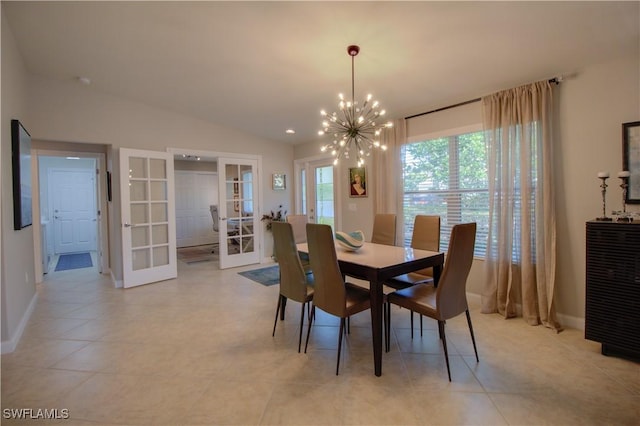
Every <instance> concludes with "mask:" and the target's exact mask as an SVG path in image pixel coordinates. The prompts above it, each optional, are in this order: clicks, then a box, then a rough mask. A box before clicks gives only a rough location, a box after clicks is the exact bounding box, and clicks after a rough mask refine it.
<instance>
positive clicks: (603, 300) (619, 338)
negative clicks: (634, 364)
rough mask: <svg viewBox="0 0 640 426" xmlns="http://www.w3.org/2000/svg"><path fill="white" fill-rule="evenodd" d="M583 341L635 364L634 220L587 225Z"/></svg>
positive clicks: (637, 253)
mask: <svg viewBox="0 0 640 426" xmlns="http://www.w3.org/2000/svg"><path fill="white" fill-rule="evenodd" d="M586 263H587V271H586V286H587V288H586V308H585V338H586V339H589V340H594V341H596V342H600V343H602V353H603V354H604V355H621V356H625V357H629V358H633V359H635V360H640V222H631V223H618V222H600V221H590V222H587V262H586Z"/></svg>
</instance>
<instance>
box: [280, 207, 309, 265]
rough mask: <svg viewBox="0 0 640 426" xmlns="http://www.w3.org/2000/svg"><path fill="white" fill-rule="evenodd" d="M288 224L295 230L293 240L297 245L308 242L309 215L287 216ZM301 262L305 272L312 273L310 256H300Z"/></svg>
mask: <svg viewBox="0 0 640 426" xmlns="http://www.w3.org/2000/svg"><path fill="white" fill-rule="evenodd" d="M287 222H289V223H290V224H291V228H292V229H293V238H294V239H295V241H296V244H300V243H306V242H307V228H306V226H307V215H306V214H289V215H287ZM276 252H277V251H276ZM300 261H301V262H302V266H303V267H304V270H305V272H307V273H310V272H311V265H310V264H309V256H308V255H306V254H302V253H301V254H300Z"/></svg>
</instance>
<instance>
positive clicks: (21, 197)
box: [11, 120, 33, 231]
mask: <svg viewBox="0 0 640 426" xmlns="http://www.w3.org/2000/svg"><path fill="white" fill-rule="evenodd" d="M11 162H12V169H13V229H15V230H16V231H17V230H20V229H22V228H26V227H27V226H29V225H31V224H32V223H33V214H32V210H31V188H32V185H31V135H29V132H27V130H26V129H25V128H24V126H23V125H22V123H20V121H18V120H11Z"/></svg>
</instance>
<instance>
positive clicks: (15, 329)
mask: <svg viewBox="0 0 640 426" xmlns="http://www.w3.org/2000/svg"><path fill="white" fill-rule="evenodd" d="M1 19H2V24H1V27H2V52H1V54H2V58H1V62H2V80H1V83H0V84H1V85H2V88H1V89H2V115H1V117H2V120H1V121H0V138H1V139H2V157H1V158H2V160H1V162H2V164H1V170H0V171H1V178H0V179H1V181H0V187H1V191H2V211H1V214H2V227H1V228H0V233H1V234H0V235H1V239H2V244H1V248H0V250H1V253H0V256H1V257H2V262H1V266H0V277H1V279H2V281H1V295H0V299H1V301H2V302H1V303H2V314H1V318H0V322H1V324H2V333H1V334H2V352H10V351H12V350H13V349H14V348H15V345H16V344H17V341H18V340H19V338H20V335H21V334H22V329H23V327H24V325H25V323H26V321H27V319H28V317H29V310H30V309H31V307H32V306H33V304H34V303H35V297H36V286H35V266H34V265H35V264H34V250H33V226H29V227H27V228H24V229H22V230H20V231H14V230H13V188H12V177H11V124H10V123H11V120H12V119H18V120H20V121H21V122H22V124H23V125H24V127H25V128H26V129H27V131H30V130H31V125H32V121H31V120H30V117H29V115H28V113H27V112H28V108H27V79H26V77H25V68H24V64H23V62H22V58H21V56H20V54H19V52H18V51H17V47H16V44H15V40H14V38H13V34H12V33H11V30H10V28H9V25H8V23H7V21H6V17H5V15H4V14H2V17H1ZM9 266H10V267H9Z"/></svg>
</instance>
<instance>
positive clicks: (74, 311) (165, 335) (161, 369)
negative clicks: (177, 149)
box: [1, 262, 640, 425]
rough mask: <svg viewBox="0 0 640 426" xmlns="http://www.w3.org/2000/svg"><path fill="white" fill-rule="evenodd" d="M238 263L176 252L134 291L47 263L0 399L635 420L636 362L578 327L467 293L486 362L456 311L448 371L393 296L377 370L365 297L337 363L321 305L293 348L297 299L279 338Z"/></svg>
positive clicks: (152, 415)
mask: <svg viewBox="0 0 640 426" xmlns="http://www.w3.org/2000/svg"><path fill="white" fill-rule="evenodd" d="M243 269H250V268H243ZM237 272H238V269H234V270H227V271H220V270H217V269H216V267H215V265H214V264H213V263H212V262H203V263H196V264H192V265H187V264H185V263H182V262H179V278H178V279H176V280H171V281H166V282H161V283H156V284H152V285H147V286H143V287H138V288H134V289H128V290H122V289H115V288H113V286H112V285H111V284H110V282H109V279H108V278H107V277H103V276H99V275H98V274H97V273H96V271H95V268H88V269H82V270H76V271H65V272H56V273H50V274H48V275H47V277H46V280H45V282H44V283H43V284H42V285H39V287H38V302H37V305H36V307H35V311H34V312H33V315H32V317H31V319H30V321H29V323H28V326H27V328H26V330H25V333H24V335H23V338H22V340H21V342H20V343H19V345H18V347H17V349H16V351H15V352H14V353H11V354H6V355H3V356H2V361H1V362H2V364H1V373H2V408H3V409H6V408H33V409H38V408H47V409H51V408H58V409H63V408H64V409H68V410H69V411H68V412H69V415H70V419H68V420H65V421H58V422H50V423H52V424H55V423H61V424H69V425H84V424H88V425H92V424H149V425H159V424H175V425H191V424H193V425H196V424H242V425H254V424H292V425H303V424H317V425H339V424H361V425H376V424H384V425H401V424H416V425H455V424H479V425H506V424H509V425H638V424H640V412H639V410H640V408H639V407H640V364H638V363H634V362H631V361H627V360H624V359H620V358H613V357H604V356H602V355H601V354H600V352H599V350H600V347H599V345H598V344H597V343H594V342H590V341H587V340H585V339H584V338H583V333H582V332H581V331H579V330H573V329H567V330H565V331H563V332H562V333H560V334H555V333H553V332H552V331H550V330H548V329H545V328H543V327H531V326H528V325H526V324H525V323H524V322H523V321H522V320H521V319H514V320H509V321H506V320H504V319H502V318H501V317H499V316H497V315H483V314H481V313H480V312H479V309H478V307H477V306H473V307H472V312H471V315H472V319H473V321H474V328H475V331H476V338H477V342H478V350H479V354H480V362H479V363H476V361H475V358H474V357H473V348H472V346H471V343H470V339H469V335H468V331H467V327H466V321H465V319H464V316H462V317H460V318H457V319H454V320H451V321H449V322H448V325H447V330H448V337H449V350H450V357H451V368H452V379H453V381H452V382H451V383H449V381H448V380H447V373H446V367H445V363H444V358H443V354H442V349H441V346H440V344H439V341H438V337H437V327H436V325H435V323H433V322H432V321H429V320H425V331H424V336H423V337H422V338H420V337H419V333H417V335H416V337H415V338H414V339H413V340H412V339H411V338H410V329H409V328H408V327H409V319H408V313H407V311H400V310H394V311H393V317H392V324H393V331H392V349H391V352H389V353H386V354H384V357H383V375H382V376H381V377H375V376H374V374H373V356H372V349H371V343H370V338H371V332H370V316H369V313H368V312H365V313H362V314H359V315H357V316H356V317H354V318H353V319H352V324H351V334H350V335H349V336H348V338H347V341H346V346H343V358H342V361H341V368H340V375H339V376H336V375H335V374H334V369H335V357H336V347H337V325H338V323H337V321H336V320H335V319H333V318H331V317H329V316H326V315H321V314H319V315H318V319H317V325H316V326H314V329H313V332H312V336H311V342H310V350H309V352H308V353H307V354H304V353H300V354H299V353H298V352H297V332H298V329H297V324H298V319H299V317H298V315H299V305H298V304H296V303H290V304H289V306H288V308H289V309H288V310H287V316H286V319H285V321H284V322H279V323H278V328H277V331H276V335H275V337H272V336H271V329H272V326H273V318H274V313H275V305H276V300H277V294H278V287H277V286H272V287H264V286H262V285H260V284H257V283H254V282H252V281H249V280H247V279H246V278H243V277H242V276H240V275H238V274H237ZM416 326H417V321H416ZM3 414H4V412H3ZM1 420H2V424H27V423H28V422H24V421H17V420H7V419H5V418H3V419H1ZM32 423H36V424H42V423H43V422H42V421H39V422H32Z"/></svg>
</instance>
